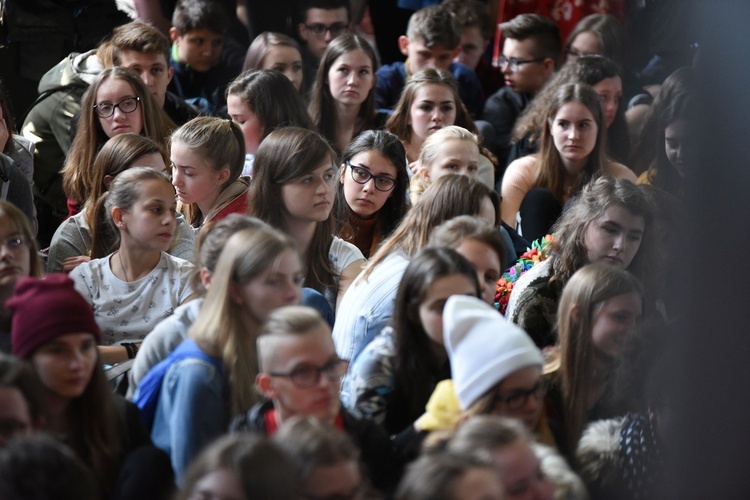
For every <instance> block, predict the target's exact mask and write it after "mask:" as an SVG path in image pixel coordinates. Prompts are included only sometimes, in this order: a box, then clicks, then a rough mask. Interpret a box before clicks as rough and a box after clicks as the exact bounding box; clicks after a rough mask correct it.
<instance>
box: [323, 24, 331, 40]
mask: <svg viewBox="0 0 750 500" xmlns="http://www.w3.org/2000/svg"><path fill="white" fill-rule="evenodd" d="M323 40H325V41H326V43H329V42H330V41H331V40H333V30H332V29H331V28H326V31H325V33H323Z"/></svg>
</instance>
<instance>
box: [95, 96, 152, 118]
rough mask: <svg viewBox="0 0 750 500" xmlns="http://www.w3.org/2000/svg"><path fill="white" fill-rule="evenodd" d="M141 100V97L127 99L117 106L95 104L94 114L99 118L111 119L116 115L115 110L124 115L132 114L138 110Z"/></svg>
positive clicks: (121, 100) (116, 104) (106, 103)
mask: <svg viewBox="0 0 750 500" xmlns="http://www.w3.org/2000/svg"><path fill="white" fill-rule="evenodd" d="M140 100H141V98H140V97H125V98H124V99H120V101H119V102H117V103H115V104H110V103H108V102H105V103H102V104H95V105H94V113H96V116H98V117H99V118H109V117H110V116H112V115H114V114H115V109H119V110H120V111H122V112H123V113H132V112H133V111H135V110H136V109H138V101H140Z"/></svg>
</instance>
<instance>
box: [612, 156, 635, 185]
mask: <svg viewBox="0 0 750 500" xmlns="http://www.w3.org/2000/svg"><path fill="white" fill-rule="evenodd" d="M604 172H605V173H606V174H609V175H611V176H612V177H615V178H617V179H627V180H629V181H630V182H632V183H634V184H635V183H636V182H637V181H638V178H637V177H636V176H635V174H634V173H633V171H632V170H630V169H629V168H628V167H626V166H625V165H623V164H622V163H618V162H616V161H612V160H609V161H607V165H606V167H605V169H604Z"/></svg>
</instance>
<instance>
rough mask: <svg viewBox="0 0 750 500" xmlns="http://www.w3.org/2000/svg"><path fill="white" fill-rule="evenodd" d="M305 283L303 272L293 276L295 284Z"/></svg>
mask: <svg viewBox="0 0 750 500" xmlns="http://www.w3.org/2000/svg"><path fill="white" fill-rule="evenodd" d="M304 283H305V275H304V274H297V275H295V276H294V285H295V286H302V285H303V284H304Z"/></svg>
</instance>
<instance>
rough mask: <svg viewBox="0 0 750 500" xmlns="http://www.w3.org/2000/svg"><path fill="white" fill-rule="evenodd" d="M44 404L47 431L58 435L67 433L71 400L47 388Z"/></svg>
mask: <svg viewBox="0 0 750 500" xmlns="http://www.w3.org/2000/svg"><path fill="white" fill-rule="evenodd" d="M44 402H45V408H46V413H45V417H46V420H45V424H46V429H47V430H48V431H50V432H53V433H57V434H65V433H67V432H68V409H69V408H70V399H69V398H64V397H61V396H60V395H58V394H57V393H55V392H53V391H51V390H50V389H47V388H45V389H44Z"/></svg>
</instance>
